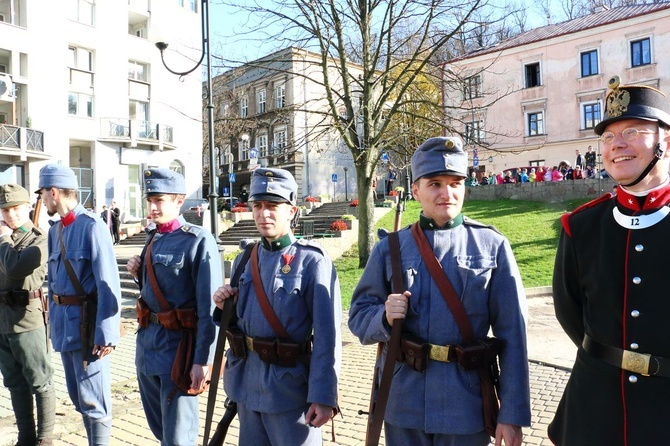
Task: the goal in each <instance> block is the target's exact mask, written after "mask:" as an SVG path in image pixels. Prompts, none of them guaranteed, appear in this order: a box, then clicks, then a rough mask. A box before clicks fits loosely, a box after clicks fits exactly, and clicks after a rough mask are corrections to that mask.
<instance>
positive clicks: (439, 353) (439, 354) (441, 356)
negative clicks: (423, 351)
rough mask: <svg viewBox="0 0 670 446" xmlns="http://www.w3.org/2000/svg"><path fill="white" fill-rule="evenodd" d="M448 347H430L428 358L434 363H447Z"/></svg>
mask: <svg viewBox="0 0 670 446" xmlns="http://www.w3.org/2000/svg"><path fill="white" fill-rule="evenodd" d="M450 348H451V346H450V345H434V344H431V345H430V351H429V352H428V357H429V358H430V359H432V360H434V361H439V362H449V349H450Z"/></svg>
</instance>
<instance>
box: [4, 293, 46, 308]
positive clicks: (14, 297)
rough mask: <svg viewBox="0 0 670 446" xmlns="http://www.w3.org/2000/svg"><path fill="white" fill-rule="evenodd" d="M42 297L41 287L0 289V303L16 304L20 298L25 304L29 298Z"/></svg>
mask: <svg viewBox="0 0 670 446" xmlns="http://www.w3.org/2000/svg"><path fill="white" fill-rule="evenodd" d="M41 297H42V289H36V290H32V291H28V290H8V291H0V304H5V305H18V301H19V300H20V299H24V300H23V303H24V304H27V301H28V300H30V299H40V298H41Z"/></svg>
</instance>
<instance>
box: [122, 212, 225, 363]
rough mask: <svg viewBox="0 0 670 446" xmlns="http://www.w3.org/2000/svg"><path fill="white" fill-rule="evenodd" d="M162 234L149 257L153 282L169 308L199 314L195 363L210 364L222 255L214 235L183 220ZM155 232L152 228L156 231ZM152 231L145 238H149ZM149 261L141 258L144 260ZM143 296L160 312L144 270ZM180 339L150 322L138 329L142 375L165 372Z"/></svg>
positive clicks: (212, 352)
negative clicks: (154, 275) (215, 296)
mask: <svg viewBox="0 0 670 446" xmlns="http://www.w3.org/2000/svg"><path fill="white" fill-rule="evenodd" d="M179 221H180V223H181V226H180V227H179V228H178V229H176V230H174V231H172V232H170V233H166V234H160V233H158V232H156V233H155V236H154V237H155V240H154V242H153V246H152V248H151V251H152V252H151V261H152V264H153V267H154V271H155V273H156V280H157V281H158V286H159V288H160V289H161V291H162V293H163V295H164V296H165V299H166V300H167V301H168V303H169V304H170V306H171V307H172V308H192V309H195V310H196V313H197V315H198V334H197V338H196V346H195V355H194V357H193V363H194V364H201V365H205V364H211V363H212V362H213V360H214V348H215V345H214V339H215V337H216V326H215V325H214V324H213V322H212V312H213V310H214V302H213V301H212V295H213V294H214V291H216V289H217V288H218V287H219V286H221V284H223V274H222V271H221V259H220V257H219V252H218V248H217V246H216V242H215V241H214V237H213V236H212V235H211V234H210V233H209V232H207V231H205V230H204V229H203V228H202V227H200V226H194V225H191V224H187V223H186V221H185V220H184V218H183V217H182V216H179ZM154 232H155V231H154ZM154 232H151V233H150V234H149V235H148V236H147V242H148V241H149V239H150V238H151V237H152V235H153V234H154ZM148 261H149V259H146V258H145V259H144V264H145V265H146V263H147V262H148ZM141 295H142V298H143V299H144V301H145V302H146V304H147V306H148V307H149V309H151V311H153V312H154V313H158V312H160V311H161V308H160V305H159V304H158V301H157V300H156V296H155V294H154V291H153V289H152V287H151V284H150V283H149V279H148V277H147V272H146V267H144V268H143V269H142V292H141ZM181 338H182V334H181V331H179V330H168V329H166V328H163V326H161V325H158V324H149V326H148V327H146V328H140V330H139V332H138V333H137V352H136V357H135V364H136V365H137V368H138V370H140V371H141V372H142V373H144V374H146V375H162V374H169V373H170V371H171V370H172V364H173V362H174V357H175V354H176V352H177V346H178V345H179V341H180V340H181Z"/></svg>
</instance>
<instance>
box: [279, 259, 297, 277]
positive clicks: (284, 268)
mask: <svg viewBox="0 0 670 446" xmlns="http://www.w3.org/2000/svg"><path fill="white" fill-rule="evenodd" d="M281 258H282V259H283V260H284V265H283V266H282V267H281V272H282V273H284V274H288V273H290V272H291V262H292V261H293V259H294V258H295V254H282V255H281Z"/></svg>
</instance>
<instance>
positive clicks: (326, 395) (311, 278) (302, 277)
mask: <svg viewBox="0 0 670 446" xmlns="http://www.w3.org/2000/svg"><path fill="white" fill-rule="evenodd" d="M285 237H290V244H288V245H287V246H284V247H283V248H281V249H274V248H273V247H270V249H268V246H264V247H262V248H260V247H259V249H258V264H259V270H260V275H261V278H262V281H263V288H264V289H265V293H266V295H267V298H268V300H269V301H270V304H271V305H272V308H273V310H274V312H275V313H276V315H277V317H278V318H279V320H280V321H281V323H282V325H283V326H284V328H285V329H286V331H287V332H288V334H289V335H290V336H291V339H292V341H293V342H300V343H302V342H305V341H307V340H308V339H309V337H310V335H311V334H312V333H314V345H313V349H312V357H311V361H310V363H309V369H308V368H307V367H306V366H305V365H304V364H302V363H300V362H298V364H297V365H296V366H295V367H292V368H291V367H282V366H278V365H274V364H268V363H265V362H263V361H261V360H260V358H259V356H258V355H257V354H256V353H254V352H249V353H248V354H247V358H246V359H238V358H236V357H235V355H234V354H233V352H232V351H231V350H228V353H227V361H226V370H225V380H224V387H225V390H226V394H227V395H228V396H229V397H231V398H232V399H233V400H234V401H237V402H242V403H243V404H245V405H246V407H247V408H248V409H250V410H254V411H259V412H265V413H281V412H285V411H288V410H292V409H297V408H299V407H302V406H305V404H307V403H319V404H325V405H327V406H331V407H337V378H338V374H339V370H340V364H341V356H342V339H341V332H340V323H341V319H342V306H341V305H342V304H341V300H340V285H339V282H338V279H337V273H336V272H335V268H334V266H333V263H332V262H331V261H330V259H329V258H328V257H327V256H326V255H325V253H324V252H323V251H322V249H321V248H320V247H319V246H318V245H317V244H315V243H313V242H311V241H306V240H299V241H295V237H293V235H292V234H289V235H287V236H285ZM283 255H294V256H295V257H294V258H293V259H292V260H291V261H290V263H289V267H290V271H288V272H283V271H282V267H283V266H284V265H285V264H286V260H285V259H284V257H283ZM239 260H240V257H238V258H237V259H236V261H235V264H234V265H233V267H236V266H237V263H238V262H239ZM285 270H286V269H285ZM237 315H238V317H239V320H238V326H239V328H240V329H241V330H242V331H243V332H244V333H245V334H246V335H247V336H251V337H270V338H276V337H277V334H275V333H274V331H273V330H272V328H271V327H270V324H269V323H268V321H267V319H266V318H265V315H264V314H263V311H262V310H261V307H260V305H259V303H258V300H257V299H256V293H255V292H254V288H253V284H252V280H251V262H247V265H246V267H245V269H244V273H243V274H242V276H241V277H240V283H239V294H238V300H237Z"/></svg>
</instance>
